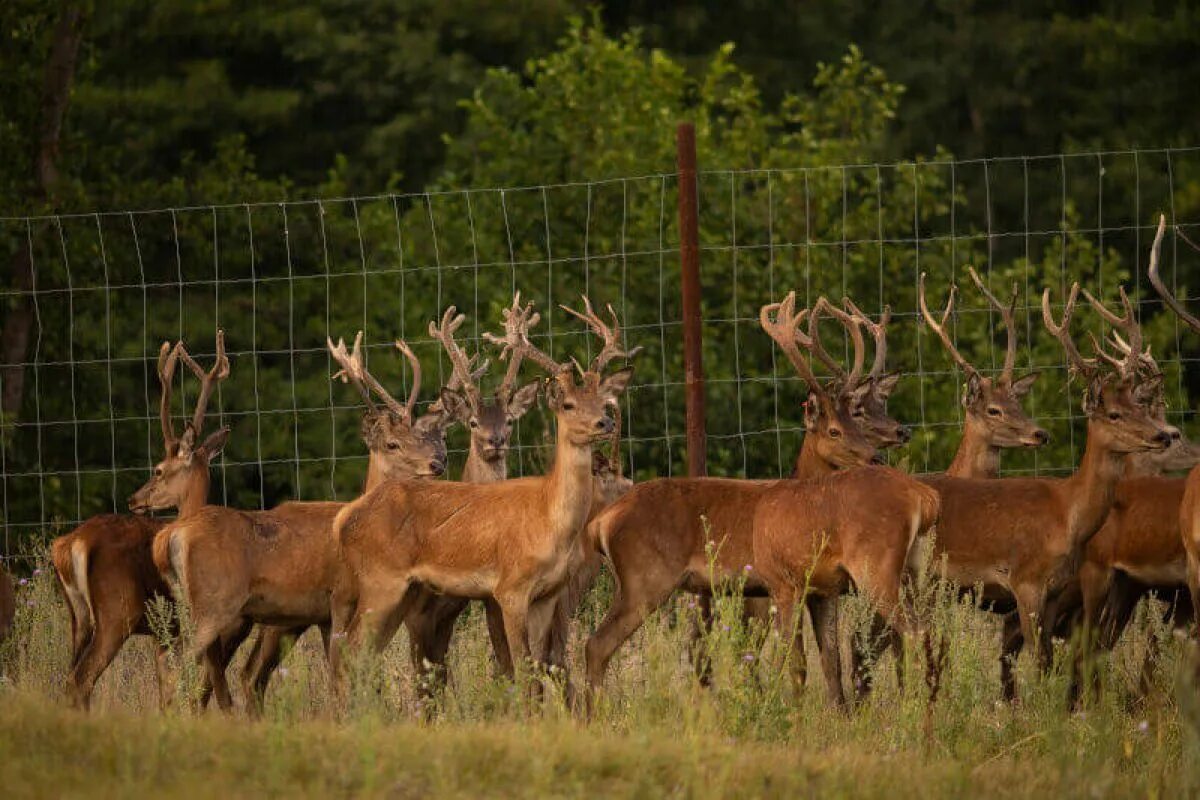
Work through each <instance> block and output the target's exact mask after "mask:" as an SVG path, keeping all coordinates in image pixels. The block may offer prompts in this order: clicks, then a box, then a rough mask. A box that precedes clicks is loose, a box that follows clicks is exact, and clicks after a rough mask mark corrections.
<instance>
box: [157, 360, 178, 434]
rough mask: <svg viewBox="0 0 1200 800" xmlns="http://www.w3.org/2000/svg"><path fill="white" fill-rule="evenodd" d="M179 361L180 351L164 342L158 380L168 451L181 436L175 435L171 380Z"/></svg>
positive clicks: (163, 428)
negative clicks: (172, 417)
mask: <svg viewBox="0 0 1200 800" xmlns="http://www.w3.org/2000/svg"><path fill="white" fill-rule="evenodd" d="M178 363H179V352H178V351H177V350H176V349H175V348H174V347H171V343H170V342H163V343H162V347H160V348H159V349H158V382H159V383H160V384H162V395H161V397H160V398H159V401H158V419H159V422H160V423H161V424H162V435H163V444H164V445H165V446H166V449H167V451H168V453H169V452H170V451H171V449H172V448H174V447H175V445H176V444H178V443H179V437H178V436H176V435H175V424H174V423H173V422H172V421H171V382H172V381H173V380H174V379H175V365H176V364H178Z"/></svg>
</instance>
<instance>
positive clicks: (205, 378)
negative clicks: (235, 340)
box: [160, 328, 229, 434]
mask: <svg viewBox="0 0 1200 800" xmlns="http://www.w3.org/2000/svg"><path fill="white" fill-rule="evenodd" d="M175 352H176V354H177V355H178V357H179V358H181V359H183V363H184V364H187V366H188V369H190V370H191V371H192V373H193V374H194V375H195V376H196V377H197V378H199V379H200V396H199V397H197V398H196V410H195V411H193V412H192V430H193V431H195V432H196V433H197V434H199V433H200V431H202V430H203V429H204V413H205V411H207V410H208V399H209V398H210V397H211V396H212V392H213V389H214V388H216V385H217V384H218V383H220V382H221V381H223V380H225V379H226V378H228V377H229V359H228V358H227V357H226V356H225V331H223V330H221V329H219V328H218V329H217V354H216V358H215V359H214V360H213V365H212V369H210V370H209V371H208V372H205V371H204V370H203V369H202V368H201V366H200V365H199V364H197V363H196V360H195V359H193V358H192V356H191V355H190V354H189V353H188V351H187V347H185V346H184V344H183V340H182V339H181V340H180V341H179V344H177V345H175ZM160 361H161V356H160Z"/></svg>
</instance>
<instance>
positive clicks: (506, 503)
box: [334, 369, 631, 665]
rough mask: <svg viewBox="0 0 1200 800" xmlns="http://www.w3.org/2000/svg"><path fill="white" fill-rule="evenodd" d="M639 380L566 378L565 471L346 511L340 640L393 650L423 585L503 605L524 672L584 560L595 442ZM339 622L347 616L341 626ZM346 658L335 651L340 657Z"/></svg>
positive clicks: (341, 524) (554, 390) (560, 423)
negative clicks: (399, 623) (400, 623)
mask: <svg viewBox="0 0 1200 800" xmlns="http://www.w3.org/2000/svg"><path fill="white" fill-rule="evenodd" d="M630 374H631V373H630V371H629V370H628V369H626V370H623V371H621V372H618V373H615V374H614V375H611V376H609V377H607V378H603V379H602V378H600V376H599V375H598V374H597V373H595V372H588V373H586V375H585V376H584V379H583V382H582V383H581V384H576V383H575V381H574V380H573V378H572V376H571V373H569V372H560V373H559V374H558V375H557V376H556V377H555V378H554V379H552V381H551V383H550V384H549V389H548V393H549V400H548V401H549V405H550V408H551V410H552V411H553V412H554V414H555V417H556V421H557V444H556V453H555V460H554V466H553V468H552V469H551V472H550V473H549V474H548V475H546V476H544V477H534V478H519V479H515V480H508V481H503V482H500V483H491V484H449V483H447V484H417V483H413V482H407V481H390V482H388V483H385V484H383V485H381V486H380V487H378V488H377V489H375V490H374V491H372V492H370V493H368V494H367V495H365V496H364V497H362V498H360V499H359V500H357V501H355V502H354V503H352V504H350V505H349V506H347V508H346V509H345V510H344V511H343V512H342V513H341V514H339V515H338V520H337V522H336V523H335V533H336V536H337V538H338V542H339V546H340V548H341V553H342V557H343V559H344V564H345V567H346V575H345V576H344V580H343V581H342V583H340V584H339V587H338V589H337V590H335V595H334V615H335V617H334V625H335V630H338V631H340V630H346V632H347V635H348V639H349V644H350V645H352V646H356V645H358V644H360V643H362V642H364V641H369V642H372V643H373V644H374V646H375V647H376V648H382V647H383V646H384V645H386V644H387V641H388V639H389V638H390V634H391V630H393V629H394V624H395V622H394V620H397V619H402V618H403V617H404V615H405V614H406V613H407V612H408V608H409V606H410V605H411V599H409V591H408V590H409V588H410V586H412V585H413V584H414V583H417V582H419V583H424V584H427V585H429V586H431V587H433V588H435V589H436V590H438V591H442V592H446V593H448V594H453V595H456V596H459V597H469V598H480V599H483V598H487V597H493V598H495V600H496V601H497V602H498V604H499V605H500V608H501V611H502V614H503V617H504V627H505V635H506V638H507V640H508V644H509V648H510V650H511V651H512V654H513V657H514V661H515V662H516V663H517V664H518V665H522V664H523V663H524V661H525V660H526V658H527V657H528V656H529V655H530V652H531V643H532V642H541V641H544V636H545V631H546V628H547V626H548V624H549V622H550V616H551V612H552V611H553V606H554V600H555V596H556V595H557V593H558V591H559V590H560V589H561V588H562V586H563V585H564V584H565V582H566V580H567V577H568V574H569V570H570V568H571V567H572V566H573V564H572V561H573V560H574V556H575V555H576V553H577V550H578V548H577V539H578V537H579V535H580V533H581V531H582V530H583V527H584V524H585V523H586V522H587V516H588V513H589V511H590V509H591V505H592V469H591V467H592V457H591V443H592V441H593V440H594V439H596V438H597V437H598V436H603V435H606V434H608V433H610V432H611V430H612V425H613V423H612V420H611V418H609V417H608V416H607V414H606V413H605V407H606V405H607V404H609V403H613V402H615V399H616V396H617V395H618V394H619V393H620V392H621V391H623V390H624V387H625V385H626V383H627V382H628V380H629V377H630ZM339 613H341V615H342V616H340V617H339ZM336 650H337V649H335V652H336Z"/></svg>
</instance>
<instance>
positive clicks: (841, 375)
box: [808, 296, 866, 388]
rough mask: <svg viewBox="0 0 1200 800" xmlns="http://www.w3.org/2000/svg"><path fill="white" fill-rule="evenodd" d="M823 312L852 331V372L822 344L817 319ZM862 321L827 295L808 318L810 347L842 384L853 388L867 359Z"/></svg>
mask: <svg viewBox="0 0 1200 800" xmlns="http://www.w3.org/2000/svg"><path fill="white" fill-rule="evenodd" d="M822 313H826V314H829V316H831V317H833V318H834V319H836V320H837V321H838V322H840V323H842V325H843V326H844V327H845V328H846V330H847V331H848V332H849V333H850V340H851V341H852V342H854V361H853V362H852V365H851V367H850V372H849V373H847V372H846V370H844V369H843V368H842V365H841V364H839V363H837V361H836V360H834V359H833V358H831V357H830V355H829V353H827V352H825V348H824V347H822V346H821V340H820V338H819V337H818V330H817V329H818V327H819V326H818V325H817V321H818V319H819V318H820V315H821V314H822ZM861 325H862V321H861V320H860V319H859V318H858V317H857V316H856V315H853V314H847V313H846V312H845V311H842V310H841V309H840V308H838V307H837V306H835V305H833V304H832V303H830V302H829V301H828V300H826V299H825V297H823V296H822V297H819V298H817V304H816V306H815V307H814V308H813V315H812V316H811V317H809V320H808V333H809V339H810V340H811V344H810V349H811V350H812V351H813V353H814V354H815V355H816V356H817V357H818V358H820V359H821V361H823V362H825V364H826V365H827V366H828V367H829V368H830V369H831V370H833V371H834V374H836V375H837V376H838V379H839V380H840V381H841V382H842V385H843V386H845V387H847V388H852V387H854V386H856V385H857V384H858V381H859V379H860V378H861V377H862V368H863V362H864V361H865V360H866V352H865V346H864V342H863V335H862V328H861V327H860V326H861Z"/></svg>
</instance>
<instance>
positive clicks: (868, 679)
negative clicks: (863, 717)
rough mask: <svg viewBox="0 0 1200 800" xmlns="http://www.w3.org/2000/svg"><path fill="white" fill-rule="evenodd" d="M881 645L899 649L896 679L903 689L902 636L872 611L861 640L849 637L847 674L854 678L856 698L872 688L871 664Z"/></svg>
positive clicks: (864, 695)
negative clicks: (868, 624)
mask: <svg viewBox="0 0 1200 800" xmlns="http://www.w3.org/2000/svg"><path fill="white" fill-rule="evenodd" d="M885 644H886V645H890V646H891V647H892V648H893V649H894V648H896V647H899V648H900V649H899V650H898V652H897V655H896V666H897V670H896V680H897V682H898V685H899V686H900V688H901V689H903V688H904V649H903V648H904V644H903V638H902V637H900V636H899V634H897V633H896V632H895V631H894V630H893V629H892V627H891V626H890V625H888V624H887V620H885V619H884V618H883V617H882V616H881V615H880V614H876V615H875V616H874V618H873V619H872V620H871V624H870V627H869V628H868V630H867V634H866V637H865V641H864V639H863V638H860V637H858V636H852V637H851V638H850V669H851V673H850V674H851V679H852V680H853V681H854V694H855V697H856V699H857V700H859V701H862V700H865V699H866V698H867V697H868V696H869V695H870V694H871V691H872V690H873V689H874V688H875V675H874V667H875V665H876V664H877V663H879V657H880V656H881V655H882V653H883V646H884V645H885Z"/></svg>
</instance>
